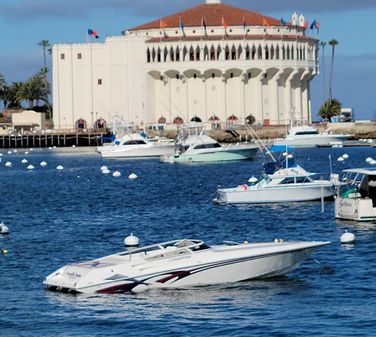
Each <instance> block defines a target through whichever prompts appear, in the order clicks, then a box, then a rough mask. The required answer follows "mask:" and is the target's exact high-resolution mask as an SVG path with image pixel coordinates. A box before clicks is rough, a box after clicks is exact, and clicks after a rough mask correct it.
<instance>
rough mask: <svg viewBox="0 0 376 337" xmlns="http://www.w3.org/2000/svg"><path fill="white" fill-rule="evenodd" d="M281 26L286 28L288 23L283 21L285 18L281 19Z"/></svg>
mask: <svg viewBox="0 0 376 337" xmlns="http://www.w3.org/2000/svg"><path fill="white" fill-rule="evenodd" d="M281 26H282V27H284V26H286V21H285V20H283V18H281Z"/></svg>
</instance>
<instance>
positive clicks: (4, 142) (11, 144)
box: [0, 129, 109, 148]
mask: <svg viewBox="0 0 376 337" xmlns="http://www.w3.org/2000/svg"><path fill="white" fill-rule="evenodd" d="M108 135H109V132H108V131H107V130H105V129H99V130H40V131H38V132H23V133H22V132H13V133H9V134H0V148H31V147H35V148H38V147H50V146H51V147H52V146H56V147H70V146H72V145H75V146H99V145H102V144H103V137H104V136H108Z"/></svg>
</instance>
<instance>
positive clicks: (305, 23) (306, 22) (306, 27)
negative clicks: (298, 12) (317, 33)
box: [304, 20, 309, 29]
mask: <svg viewBox="0 0 376 337" xmlns="http://www.w3.org/2000/svg"><path fill="white" fill-rule="evenodd" d="M308 25H309V24H308V21H307V20H306V21H305V22H304V28H305V29H308Z"/></svg>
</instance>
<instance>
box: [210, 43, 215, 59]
mask: <svg viewBox="0 0 376 337" xmlns="http://www.w3.org/2000/svg"><path fill="white" fill-rule="evenodd" d="M210 60H211V61H215V48H214V46H211V48H210Z"/></svg>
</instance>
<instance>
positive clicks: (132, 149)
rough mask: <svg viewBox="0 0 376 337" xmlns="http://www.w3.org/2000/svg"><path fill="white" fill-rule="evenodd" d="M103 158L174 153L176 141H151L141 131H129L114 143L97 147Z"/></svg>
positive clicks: (155, 155)
mask: <svg viewBox="0 0 376 337" xmlns="http://www.w3.org/2000/svg"><path fill="white" fill-rule="evenodd" d="M97 151H98V152H99V153H100V154H101V156H102V158H135V157H160V156H163V155H167V154H173V153H174V151H175V143H174V142H173V141H172V140H171V142H169V143H167V142H165V141H163V142H162V141H158V140H157V141H149V140H148V139H147V138H146V137H144V136H143V135H141V134H139V133H136V132H134V133H127V134H125V135H124V136H123V137H121V138H120V139H116V140H115V141H114V142H113V143H110V144H108V145H102V146H98V147H97Z"/></svg>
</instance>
